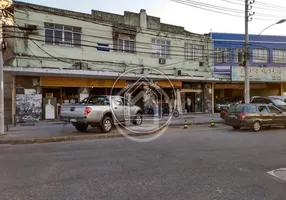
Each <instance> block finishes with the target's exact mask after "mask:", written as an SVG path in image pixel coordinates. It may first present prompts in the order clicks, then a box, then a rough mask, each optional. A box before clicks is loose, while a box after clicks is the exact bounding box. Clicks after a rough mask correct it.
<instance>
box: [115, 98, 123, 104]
mask: <svg viewBox="0 0 286 200" xmlns="http://www.w3.org/2000/svg"><path fill="white" fill-rule="evenodd" d="M113 104H115V105H117V106H123V102H122V99H121V98H120V97H113Z"/></svg>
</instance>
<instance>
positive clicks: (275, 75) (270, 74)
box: [231, 67, 286, 82]
mask: <svg viewBox="0 0 286 200" xmlns="http://www.w3.org/2000/svg"><path fill="white" fill-rule="evenodd" d="M244 73H245V71H244V67H232V68H231V80H232V81H244V80H245V76H244ZM249 80H250V81H251V82H286V68H284V67H249Z"/></svg>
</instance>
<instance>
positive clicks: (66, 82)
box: [40, 77, 126, 88]
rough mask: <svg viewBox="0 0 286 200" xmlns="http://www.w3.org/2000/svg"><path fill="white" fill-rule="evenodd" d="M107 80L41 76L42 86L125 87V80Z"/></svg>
mask: <svg viewBox="0 0 286 200" xmlns="http://www.w3.org/2000/svg"><path fill="white" fill-rule="evenodd" d="M115 81H116V80H105V79H85V78H66V77H41V79H40V85H41V86H56V87H97V88H112V87H114V88H124V87H125V86H126V81H125V80H118V81H116V83H115Z"/></svg>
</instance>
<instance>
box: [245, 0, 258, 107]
mask: <svg viewBox="0 0 286 200" xmlns="http://www.w3.org/2000/svg"><path fill="white" fill-rule="evenodd" d="M254 2H255V0H252V1H249V0H245V44H244V61H245V66H244V72H245V75H244V76H245V81H244V101H245V103H250V81H249V59H250V54H249V35H248V22H249V21H251V20H252V18H251V16H252V15H254V12H252V13H249V10H251V8H252V6H251V4H253V3H254Z"/></svg>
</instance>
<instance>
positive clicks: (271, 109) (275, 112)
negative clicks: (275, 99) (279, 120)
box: [268, 106, 281, 114]
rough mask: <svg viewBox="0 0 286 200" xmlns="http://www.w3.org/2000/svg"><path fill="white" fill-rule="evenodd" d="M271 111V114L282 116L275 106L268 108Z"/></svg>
mask: <svg viewBox="0 0 286 200" xmlns="http://www.w3.org/2000/svg"><path fill="white" fill-rule="evenodd" d="M268 108H269V110H270V112H271V113H274V114H281V111H280V110H278V109H277V108H275V107H273V106H268Z"/></svg>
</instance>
